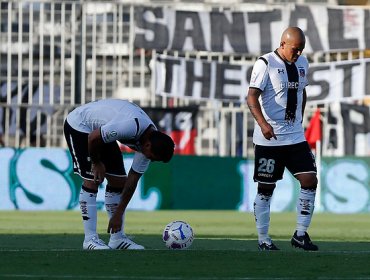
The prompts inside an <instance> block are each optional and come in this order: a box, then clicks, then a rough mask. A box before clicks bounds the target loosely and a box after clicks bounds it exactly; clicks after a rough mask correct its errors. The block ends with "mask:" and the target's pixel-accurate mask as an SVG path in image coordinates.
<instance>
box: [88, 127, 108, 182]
mask: <svg viewBox="0 0 370 280" xmlns="http://www.w3.org/2000/svg"><path fill="white" fill-rule="evenodd" d="M103 144H104V142H103V139H102V138H101V134H100V129H96V130H94V131H93V132H91V133H90V134H89V137H88V151H89V155H90V159H91V169H92V172H93V173H94V183H96V184H98V185H99V184H101V183H102V182H103V181H104V177H105V166H104V164H103V163H102V162H101V161H100V149H101V147H102V146H103Z"/></svg>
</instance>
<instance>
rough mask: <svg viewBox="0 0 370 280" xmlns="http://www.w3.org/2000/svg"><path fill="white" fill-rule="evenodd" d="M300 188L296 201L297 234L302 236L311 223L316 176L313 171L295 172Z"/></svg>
mask: <svg viewBox="0 0 370 280" xmlns="http://www.w3.org/2000/svg"><path fill="white" fill-rule="evenodd" d="M296 178H297V179H298V181H299V182H300V185H301V190H300V192H299V196H298V201H297V227H296V230H297V235H298V236H303V235H304V234H305V232H306V231H307V229H308V227H309V226H310V224H311V219H312V215H313V211H314V208H315V196H316V188H317V178H316V174H315V173H302V174H297V175H296Z"/></svg>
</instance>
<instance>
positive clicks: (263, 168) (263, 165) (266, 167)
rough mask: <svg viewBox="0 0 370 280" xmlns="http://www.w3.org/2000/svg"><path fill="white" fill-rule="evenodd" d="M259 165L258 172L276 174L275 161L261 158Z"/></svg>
mask: <svg viewBox="0 0 370 280" xmlns="http://www.w3.org/2000/svg"><path fill="white" fill-rule="evenodd" d="M258 163H259V166H258V172H267V173H272V172H274V168H275V160H274V159H266V158H260V160H259V161H258Z"/></svg>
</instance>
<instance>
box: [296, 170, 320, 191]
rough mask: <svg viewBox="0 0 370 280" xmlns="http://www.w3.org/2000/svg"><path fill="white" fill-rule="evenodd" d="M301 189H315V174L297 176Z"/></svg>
mask: <svg viewBox="0 0 370 280" xmlns="http://www.w3.org/2000/svg"><path fill="white" fill-rule="evenodd" d="M299 182H300V184H301V187H302V189H313V190H314V189H316V188H317V182H318V181H317V177H316V175H315V174H305V175H304V176H301V177H300V178H299Z"/></svg>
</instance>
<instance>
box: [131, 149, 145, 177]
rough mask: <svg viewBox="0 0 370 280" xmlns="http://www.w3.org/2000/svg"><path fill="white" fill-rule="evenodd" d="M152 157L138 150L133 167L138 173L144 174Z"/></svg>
mask: <svg viewBox="0 0 370 280" xmlns="http://www.w3.org/2000/svg"><path fill="white" fill-rule="evenodd" d="M149 164H150V159H148V158H146V157H145V156H144V155H143V154H142V153H139V152H136V153H135V156H134V160H133V162H132V165H131V169H132V170H134V171H135V172H137V173H140V174H143V173H144V172H145V171H146V170H147V169H148V167H149Z"/></svg>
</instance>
